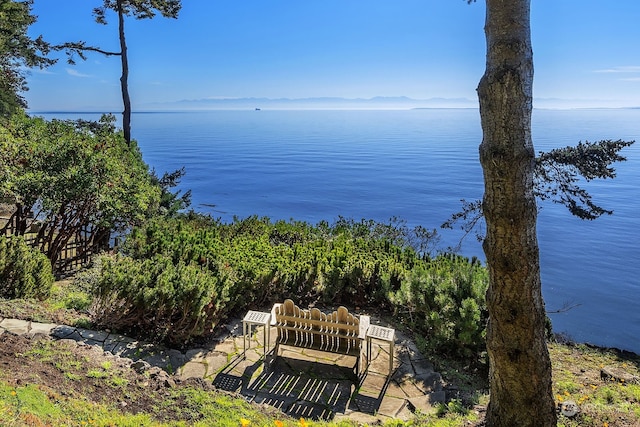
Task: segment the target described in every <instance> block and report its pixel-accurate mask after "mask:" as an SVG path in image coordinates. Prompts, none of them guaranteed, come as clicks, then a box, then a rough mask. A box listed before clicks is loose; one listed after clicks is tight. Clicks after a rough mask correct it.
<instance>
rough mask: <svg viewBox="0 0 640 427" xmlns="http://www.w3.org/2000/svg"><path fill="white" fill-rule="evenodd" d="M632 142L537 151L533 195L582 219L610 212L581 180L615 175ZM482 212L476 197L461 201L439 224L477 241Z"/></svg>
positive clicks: (602, 141) (612, 142) (584, 144)
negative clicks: (472, 233) (444, 220)
mask: <svg viewBox="0 0 640 427" xmlns="http://www.w3.org/2000/svg"><path fill="white" fill-rule="evenodd" d="M634 143H635V141H623V140H620V139H619V140H601V141H597V142H589V141H585V142H579V143H578V145H577V146H575V147H574V146H567V147H563V148H556V149H553V150H551V151H548V152H543V151H541V152H539V153H538V157H537V158H536V161H535V167H534V190H533V191H534V194H535V195H536V197H537V198H538V200H540V201H546V200H550V201H552V202H553V203H558V204H562V205H564V206H565V207H566V208H567V209H568V210H569V212H570V213H571V214H572V215H574V216H576V217H578V218H580V219H586V220H594V219H597V218H599V217H600V216H602V215H605V214H606V215H611V214H613V211H612V210H609V209H606V208H604V207H602V206H599V205H597V204H596V203H595V202H594V201H593V197H592V196H591V194H589V193H588V192H587V190H586V189H584V188H582V187H581V186H580V182H581V181H586V182H589V181H591V180H594V179H613V178H615V177H616V170H615V168H614V167H613V166H612V165H613V164H614V163H618V162H624V161H626V160H627V158H626V157H625V156H622V155H621V154H620V151H621V150H622V149H623V148H625V147H629V146H631V145H632V144H634ZM482 218H483V212H482V203H481V201H480V200H475V201H471V202H469V201H467V200H462V209H461V211H460V212H456V213H454V214H453V215H451V217H450V218H449V219H448V220H447V221H446V222H445V223H443V224H442V225H441V227H442V228H449V229H453V228H454V227H455V224H456V223H458V224H460V228H461V229H462V230H463V231H464V232H465V234H464V236H463V237H462V239H464V238H465V237H466V236H467V235H468V234H470V233H471V232H474V233H475V235H476V237H477V238H478V239H479V240H482V239H483V238H484V231H483V230H481V229H480V228H481V224H482V221H481V220H482Z"/></svg>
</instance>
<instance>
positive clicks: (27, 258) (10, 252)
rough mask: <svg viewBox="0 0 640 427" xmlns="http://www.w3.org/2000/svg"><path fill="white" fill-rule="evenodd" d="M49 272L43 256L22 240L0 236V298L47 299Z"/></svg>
mask: <svg viewBox="0 0 640 427" xmlns="http://www.w3.org/2000/svg"><path fill="white" fill-rule="evenodd" d="M53 281H54V278H53V272H52V270H51V263H50V262H49V260H48V259H47V257H46V256H45V255H44V254H42V253H41V252H40V251H38V250H37V249H34V248H32V247H30V246H29V245H27V244H26V243H25V242H24V239H23V238H22V237H18V236H13V237H5V236H0V297H2V298H8V299H13V298H37V299H39V300H43V299H46V298H48V297H49V295H50V293H51V287H52V285H53Z"/></svg>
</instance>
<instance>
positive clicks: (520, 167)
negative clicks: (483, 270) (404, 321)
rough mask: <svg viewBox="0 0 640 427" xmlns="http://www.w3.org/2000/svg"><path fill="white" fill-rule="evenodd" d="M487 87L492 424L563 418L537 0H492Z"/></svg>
mask: <svg viewBox="0 0 640 427" xmlns="http://www.w3.org/2000/svg"><path fill="white" fill-rule="evenodd" d="M486 5H487V15H486V23H485V34H486V41H487V64H486V71H485V74H484V76H483V77H482V79H481V80H480V84H479V86H478V96H479V100H480V116H481V123H482V131H483V139H482V144H481V145H480V162H481V164H482V168H483V174H484V182H485V192H484V199H483V212H484V216H485V220H486V223H487V235H486V239H485V241H484V244H483V248H484V252H485V254H486V257H487V265H488V269H489V281H490V283H489V289H488V292H487V306H488V310H489V324H488V327H487V350H488V355H489V364H490V372H489V381H490V387H491V390H490V391H491V397H490V403H489V407H488V410H487V418H486V422H487V425H488V426H492V427H493V426H509V427H514V426H518V427H523V426H532V427H533V426H536V427H542V426H555V425H556V411H555V405H554V399H553V393H552V388H551V384H552V383H551V362H550V359H549V352H548V349H547V345H546V341H545V332H544V325H545V309H544V302H543V299H542V290H541V282H540V262H539V253H538V240H537V235H536V220H537V209H536V201H535V196H534V193H533V171H534V170H533V168H534V159H535V153H534V149H533V142H532V139H531V111H532V96H533V95H532V85H533V54H532V48H531V35H530V16H529V15H530V13H529V12H530V0H486Z"/></svg>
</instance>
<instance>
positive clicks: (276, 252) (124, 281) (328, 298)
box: [96, 213, 488, 357]
mask: <svg viewBox="0 0 640 427" xmlns="http://www.w3.org/2000/svg"><path fill="white" fill-rule="evenodd" d="M409 233H410V230H408V229H407V228H406V227H404V226H401V228H400V229H398V230H396V229H395V228H394V226H393V225H379V224H376V223H373V222H370V221H361V222H356V221H352V220H345V219H343V218H340V219H339V220H338V221H337V222H336V223H335V224H333V225H330V224H328V223H326V222H322V223H320V224H318V225H317V226H311V225H309V224H307V223H304V222H293V221H292V222H285V221H277V222H275V223H272V222H271V221H270V220H269V219H268V218H258V217H255V216H254V217H249V218H246V219H242V220H240V219H237V218H236V219H235V220H234V221H233V222H232V223H229V224H224V223H221V222H220V221H219V220H215V219H212V218H208V217H204V216H201V215H197V214H194V213H189V214H186V215H184V216H182V217H178V218H158V219H155V220H152V221H149V222H148V223H147V224H145V225H144V226H143V227H138V228H135V229H134V230H132V232H131V233H130V234H129V236H128V238H127V240H126V242H125V244H124V245H123V246H122V247H121V254H120V256H119V257H117V258H115V259H112V260H110V261H108V262H103V268H102V274H101V276H100V280H99V285H98V291H97V295H98V304H97V306H99V308H98V309H97V310H96V312H97V313H99V314H100V322H102V323H103V325H104V326H110V327H112V328H116V329H138V330H140V331H143V332H145V333H146V334H152V335H154V336H156V337H159V338H165V339H167V340H174V341H175V340H177V341H179V342H184V341H186V340H189V339H191V338H194V337H196V336H198V335H199V334H202V333H204V332H206V331H208V330H209V329H211V328H212V327H213V326H214V325H215V323H217V322H218V321H220V320H222V319H224V318H225V317H227V316H228V315H229V314H231V313H234V312H235V313H239V314H241V313H242V312H244V311H246V310H247V309H254V308H258V307H265V306H270V305H271V304H273V303H274V302H278V301H282V300H283V299H285V298H294V299H296V302H298V303H299V304H303V305H304V304H308V303H312V302H318V301H323V302H324V303H328V304H331V305H336V304H345V305H348V306H352V307H353V306H360V307H378V308H386V309H390V310H392V311H394V312H395V314H396V315H397V318H398V319H401V320H402V321H403V322H405V323H406V325H407V326H409V327H410V328H411V329H412V330H413V331H414V332H415V333H416V334H418V335H422V336H424V338H425V342H426V343H427V348H428V349H429V350H430V351H433V352H440V353H442V352H446V353H449V354H451V355H459V356H463V357H466V356H469V355H472V354H473V353H475V352H479V351H481V350H482V349H483V348H484V333H485V324H486V318H487V313H486V308H485V302H484V298H485V292H486V288H487V284H488V276H487V273H486V269H485V268H484V267H482V266H481V265H480V263H478V262H477V261H476V260H473V261H469V260H468V259H466V258H463V257H459V256H455V255H439V256H436V257H434V258H430V257H429V256H428V255H427V254H421V253H419V252H417V250H416V249H415V247H414V246H412V245H411V244H409V243H408V242H409V241H410V238H409V237H410V236H409ZM420 233H421V236H423V237H424V236H425V235H426V233H424V230H423V229H421V230H420ZM427 243H428V242H427ZM419 247H421V248H423V247H425V242H422V243H420V245H419Z"/></svg>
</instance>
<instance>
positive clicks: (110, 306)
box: [93, 255, 229, 344]
mask: <svg viewBox="0 0 640 427" xmlns="http://www.w3.org/2000/svg"><path fill="white" fill-rule="evenodd" d="M225 286H226V284H225V283H224V282H221V281H220V280H219V279H218V278H217V277H216V276H214V275H213V274H211V273H210V272H209V271H207V270H204V269H202V268H201V267H199V266H196V265H187V264H185V263H184V262H178V263H176V264H174V263H173V261H172V260H171V259H170V258H169V257H167V256H164V255H156V256H154V257H153V258H150V259H146V260H135V259H132V258H130V257H125V256H118V257H116V258H113V259H110V260H109V259H107V258H103V260H102V276H101V278H100V280H99V283H98V288H97V290H96V291H97V292H96V296H95V301H94V307H93V311H94V313H95V316H96V318H95V320H96V323H97V324H98V325H100V326H103V327H110V328H113V329H116V330H120V331H134V332H137V333H142V334H144V335H145V336H147V337H150V338H155V339H158V340H164V341H166V342H167V343H169V344H184V343H185V342H186V341H188V340H189V339H191V338H193V337H196V336H200V335H202V334H203V333H204V332H207V331H210V330H211V329H212V328H213V326H214V325H215V323H216V322H217V321H218V320H219V317H220V315H221V314H222V313H224V310H223V309H224V305H225V304H226V302H227V301H228V300H229V295H228V292H227V290H226V289H225Z"/></svg>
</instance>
